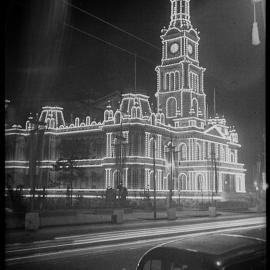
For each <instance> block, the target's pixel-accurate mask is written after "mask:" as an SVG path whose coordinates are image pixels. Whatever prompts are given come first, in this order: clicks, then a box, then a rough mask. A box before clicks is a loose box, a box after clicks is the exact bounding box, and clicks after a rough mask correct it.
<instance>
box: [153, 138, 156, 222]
mask: <svg viewBox="0 0 270 270" xmlns="http://www.w3.org/2000/svg"><path fill="white" fill-rule="evenodd" d="M152 138H153V170H154V174H153V184H154V219H157V202H156V136H155V135H152Z"/></svg>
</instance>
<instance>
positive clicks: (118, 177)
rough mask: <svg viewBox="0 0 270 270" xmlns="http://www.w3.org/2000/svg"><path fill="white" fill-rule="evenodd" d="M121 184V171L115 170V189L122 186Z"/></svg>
mask: <svg viewBox="0 0 270 270" xmlns="http://www.w3.org/2000/svg"><path fill="white" fill-rule="evenodd" d="M120 182H121V175H120V171H119V170H115V171H114V172H113V187H114V188H117V186H118V185H119V184H120Z"/></svg>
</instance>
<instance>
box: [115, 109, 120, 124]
mask: <svg viewBox="0 0 270 270" xmlns="http://www.w3.org/2000/svg"><path fill="white" fill-rule="evenodd" d="M120 120H121V113H120V112H119V111H118V112H116V113H115V115H114V123H115V124H120Z"/></svg>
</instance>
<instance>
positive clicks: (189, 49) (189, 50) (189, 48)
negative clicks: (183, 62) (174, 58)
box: [187, 44, 193, 54]
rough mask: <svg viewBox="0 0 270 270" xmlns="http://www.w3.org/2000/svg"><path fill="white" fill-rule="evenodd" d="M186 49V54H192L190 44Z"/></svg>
mask: <svg viewBox="0 0 270 270" xmlns="http://www.w3.org/2000/svg"><path fill="white" fill-rule="evenodd" d="M187 49H188V53H189V54H192V52H193V47H192V46H191V45H190V44H189V45H188V47H187Z"/></svg>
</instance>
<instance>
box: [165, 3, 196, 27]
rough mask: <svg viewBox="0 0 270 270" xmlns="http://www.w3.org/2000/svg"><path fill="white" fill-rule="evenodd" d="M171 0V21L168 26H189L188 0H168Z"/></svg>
mask: <svg viewBox="0 0 270 270" xmlns="http://www.w3.org/2000/svg"><path fill="white" fill-rule="evenodd" d="M170 1H171V22H170V27H173V26H175V27H180V28H187V29H188V28H190V27H192V26H191V22H190V8H189V2H190V0H170Z"/></svg>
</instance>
